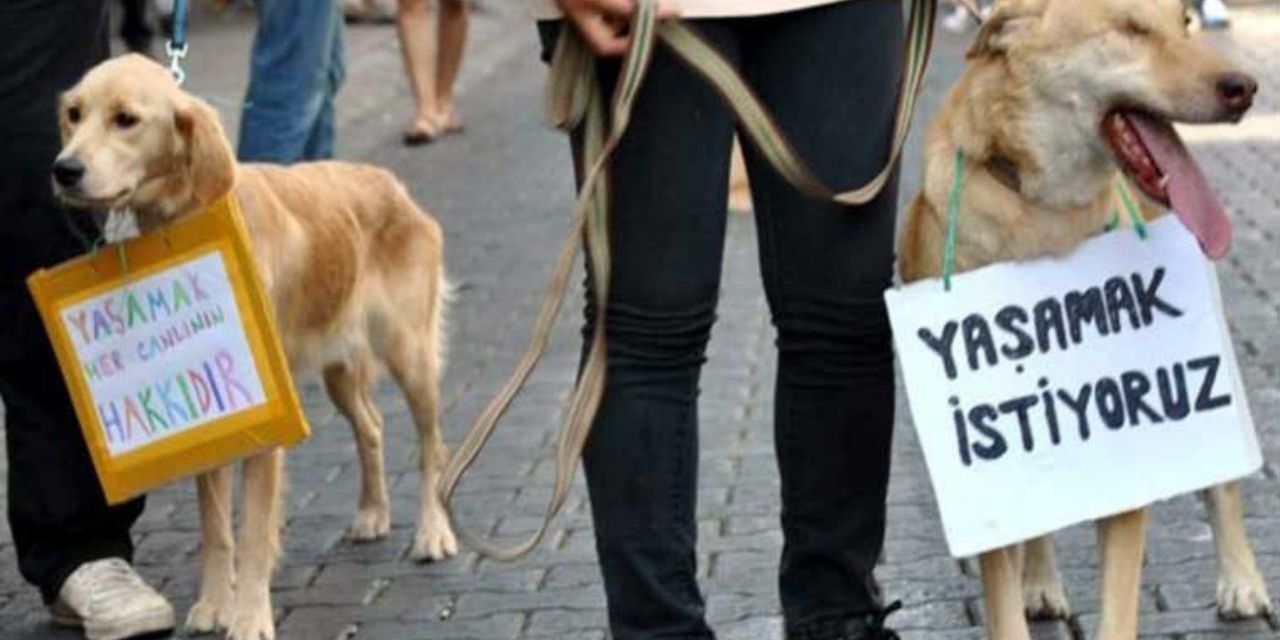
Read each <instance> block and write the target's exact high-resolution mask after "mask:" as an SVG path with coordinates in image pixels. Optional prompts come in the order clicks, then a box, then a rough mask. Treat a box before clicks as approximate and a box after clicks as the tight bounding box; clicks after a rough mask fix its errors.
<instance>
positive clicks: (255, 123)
mask: <svg viewBox="0 0 1280 640" xmlns="http://www.w3.org/2000/svg"><path fill="white" fill-rule="evenodd" d="M253 6H254V10H255V11H256V12H257V14H258V31H257V33H256V35H255V36H254V40H253V54H252V57H251V58H250V62H249V89H248V91H247V92H246V93H245V99H244V107H243V110H242V114H241V119H240V148H239V149H238V153H237V155H238V156H239V158H240V160H242V161H245V162H272V163H277V164H291V163H294V162H298V161H301V160H320V159H324V158H332V157H333V148H334V136H335V121H334V118H335V115H334V101H335V99H336V97H337V95H338V89H339V88H341V86H342V81H343V78H344V76H345V74H346V68H345V65H344V61H343V29H344V28H345V27H344V24H343V20H342V12H341V9H340V8H339V6H338V3H337V2H336V1H335V0H256V1H255V2H254V3H253Z"/></svg>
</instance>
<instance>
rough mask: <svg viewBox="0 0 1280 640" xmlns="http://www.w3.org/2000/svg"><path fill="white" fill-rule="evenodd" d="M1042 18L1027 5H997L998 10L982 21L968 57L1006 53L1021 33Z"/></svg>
mask: <svg viewBox="0 0 1280 640" xmlns="http://www.w3.org/2000/svg"><path fill="white" fill-rule="evenodd" d="M1039 18H1040V16H1039V14H1038V13H1035V12H1032V11H1029V10H1028V8H1027V7H1014V6H1009V5H1005V6H1001V5H996V10H995V12H994V13H992V14H991V15H990V16H988V17H987V19H986V20H985V21H983V23H982V28H980V29H978V35H977V36H976V37H975V38H974V40H973V45H972V46H971V47H969V53H968V57H970V58H984V57H991V56H1000V55H1004V53H1005V52H1007V51H1008V50H1009V44H1010V42H1012V41H1013V39H1014V38H1016V37H1017V36H1018V35H1019V34H1021V33H1025V32H1026V31H1028V30H1030V29H1031V27H1033V26H1034V25H1035V23H1036V21H1037V20H1038V19H1039Z"/></svg>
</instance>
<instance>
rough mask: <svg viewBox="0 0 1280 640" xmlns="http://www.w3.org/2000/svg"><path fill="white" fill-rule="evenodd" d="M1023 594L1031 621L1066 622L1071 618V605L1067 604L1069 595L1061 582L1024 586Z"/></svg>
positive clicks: (1054, 581)
mask: <svg viewBox="0 0 1280 640" xmlns="http://www.w3.org/2000/svg"><path fill="white" fill-rule="evenodd" d="M1022 593H1023V598H1024V602H1025V603H1026V607H1027V618H1028V619H1030V620H1066V619H1067V618H1070V617H1071V605H1070V604H1069V603H1067V594H1066V592H1065V591H1063V589H1062V582H1061V581H1059V580H1053V581H1049V582H1045V583H1042V584H1026V585H1023V587H1022Z"/></svg>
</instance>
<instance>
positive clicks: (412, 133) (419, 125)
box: [402, 120, 440, 147]
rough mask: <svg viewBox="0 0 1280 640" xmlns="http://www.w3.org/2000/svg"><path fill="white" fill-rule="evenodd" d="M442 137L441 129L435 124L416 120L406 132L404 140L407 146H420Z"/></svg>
mask: <svg viewBox="0 0 1280 640" xmlns="http://www.w3.org/2000/svg"><path fill="white" fill-rule="evenodd" d="M439 137H440V130H439V129H438V128H436V126H435V125H434V124H428V123H427V121H424V120H415V121H414V123H413V125H412V126H410V127H409V130H408V131H406V132H404V136H403V138H402V140H403V141H404V145H405V146H406V147H419V146H422V145H424V144H430V143H432V142H435V140H436V138H439Z"/></svg>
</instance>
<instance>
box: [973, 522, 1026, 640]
mask: <svg viewBox="0 0 1280 640" xmlns="http://www.w3.org/2000/svg"><path fill="white" fill-rule="evenodd" d="M1022 560H1023V558H1022V546H1021V545H1014V546H1011V547H1004V548H1003V549H996V550H995V551H988V552H987V553H984V554H982V555H981V556H980V557H979V558H978V563H979V564H980V565H981V568H982V591H983V594H982V595H983V602H984V603H985V604H986V612H987V636H988V637H989V638H990V639H991V640H1030V638H1031V632H1030V630H1029V629H1028V628H1027V618H1026V615H1025V614H1024V613H1023V598H1022Z"/></svg>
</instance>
